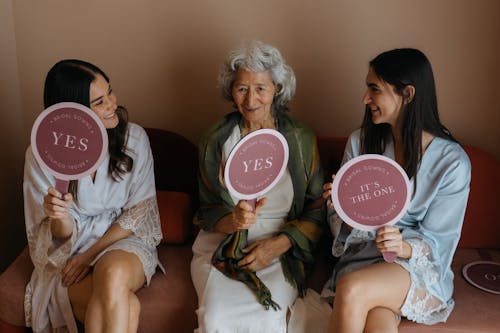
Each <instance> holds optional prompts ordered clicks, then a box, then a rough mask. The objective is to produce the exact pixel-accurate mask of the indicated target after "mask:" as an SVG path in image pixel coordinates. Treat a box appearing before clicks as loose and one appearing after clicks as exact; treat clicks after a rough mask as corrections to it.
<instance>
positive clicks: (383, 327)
mask: <svg viewBox="0 0 500 333" xmlns="http://www.w3.org/2000/svg"><path fill="white" fill-rule="evenodd" d="M399 322H400V319H398V318H397V317H396V314H395V313H394V312H392V310H389V309H386V308H375V309H372V310H370V312H368V316H367V318H366V325H365V330H364V333H398V326H399Z"/></svg>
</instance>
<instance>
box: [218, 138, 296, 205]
mask: <svg viewBox="0 0 500 333" xmlns="http://www.w3.org/2000/svg"><path fill="white" fill-rule="evenodd" d="M261 134H270V135H272V136H274V137H276V138H277V139H279V141H280V142H281V146H282V147H283V155H284V156H283V165H282V166H281V168H280V171H279V172H278V174H277V176H276V177H275V178H274V180H273V181H272V182H271V183H270V184H269V185H268V186H266V187H265V188H264V189H262V190H260V191H259V192H257V193H255V194H242V193H240V192H238V191H236V190H235V188H234V187H233V185H232V184H231V182H230V181H229V165H231V162H232V161H233V158H234V156H235V155H236V152H237V151H238V149H239V148H240V147H241V146H242V145H244V144H245V143H246V142H247V141H248V140H250V139H252V138H253V137H255V136H257V135H261ZM288 154H289V152H288V143H287V141H286V139H285V137H284V136H283V134H281V133H280V132H278V131H276V130H273V129H268V128H264V129H260V130H256V131H253V132H252V133H250V134H247V135H246V136H245V137H243V139H241V140H240V141H238V143H237V144H236V145H235V146H234V147H233V149H231V152H230V153H229V157H228V159H227V162H226V166H225V168H224V182H225V183H226V186H227V189H228V190H229V193H231V194H232V195H233V196H235V197H237V198H239V199H244V200H252V199H256V198H258V197H259V196H261V195H263V194H265V193H266V192H267V191H269V190H270V189H271V188H272V187H273V186H274V185H276V183H278V181H279V180H280V179H281V176H283V173H284V172H285V170H286V167H287V165H288V156H289V155H288Z"/></svg>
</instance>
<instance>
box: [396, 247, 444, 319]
mask: <svg viewBox="0 0 500 333" xmlns="http://www.w3.org/2000/svg"><path fill="white" fill-rule="evenodd" d="M406 241H407V242H408V244H410V246H411V248H412V256H411V258H409V259H397V262H398V263H399V264H401V265H402V266H404V267H406V268H407V269H408V271H409V272H410V274H411V286H410V290H409V291H408V296H407V297H406V301H405V303H404V304H403V307H402V308H401V312H402V313H403V315H404V316H405V317H407V318H408V319H410V320H413V321H415V322H418V323H426V324H434V323H436V322H439V321H442V320H441V318H442V316H443V313H442V312H447V314H446V316H447V315H448V314H449V312H451V310H452V309H453V304H452V302H453V301H450V304H448V303H446V302H443V301H441V300H440V299H439V298H438V297H436V296H434V295H433V294H432V293H431V292H430V289H429V287H430V286H432V285H435V284H437V283H438V282H439V273H438V265H437V263H436V262H435V259H434V258H433V256H432V252H431V250H430V248H429V246H428V245H427V244H426V243H425V241H423V240H422V239H419V238H411V239H407V240H406Z"/></svg>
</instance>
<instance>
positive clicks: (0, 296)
mask: <svg viewBox="0 0 500 333" xmlns="http://www.w3.org/2000/svg"><path fill="white" fill-rule="evenodd" d="M32 271H33V264H32V263H31V259H30V256H29V251H28V247H25V248H24V250H23V252H21V254H20V255H19V256H18V257H17V258H16V260H14V262H13V263H12V264H11V265H10V266H9V267H8V268H7V269H6V270H5V271H4V272H3V273H2V275H0V319H1V320H3V321H4V322H6V323H9V324H12V325H15V326H24V303H23V302H24V290H25V288H26V284H27V283H28V281H29V280H30V277H31V272H32Z"/></svg>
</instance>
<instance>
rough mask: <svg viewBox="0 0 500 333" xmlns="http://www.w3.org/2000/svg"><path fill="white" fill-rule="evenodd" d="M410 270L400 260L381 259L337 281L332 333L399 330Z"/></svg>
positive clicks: (366, 332)
mask: <svg viewBox="0 0 500 333" xmlns="http://www.w3.org/2000/svg"><path fill="white" fill-rule="evenodd" d="M410 284H411V280H410V274H409V273H408V272H407V271H406V270H405V269H404V268H402V267H401V266H400V265H398V264H389V263H385V262H384V263H378V264H374V265H371V266H368V267H365V268H362V269H360V270H357V271H354V272H351V273H348V274H346V275H344V276H343V277H341V278H340V279H339V281H338V282H337V287H336V293H335V300H334V303H333V311H332V314H331V316H330V322H329V325H328V331H329V332H330V333H362V332H364V333H375V332H387V333H390V332H395V333H397V331H398V325H399V319H398V318H397V317H396V315H395V314H397V313H399V310H400V308H401V306H402V305H403V303H404V301H405V299H406V295H407V294H408V290H409V289H410Z"/></svg>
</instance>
